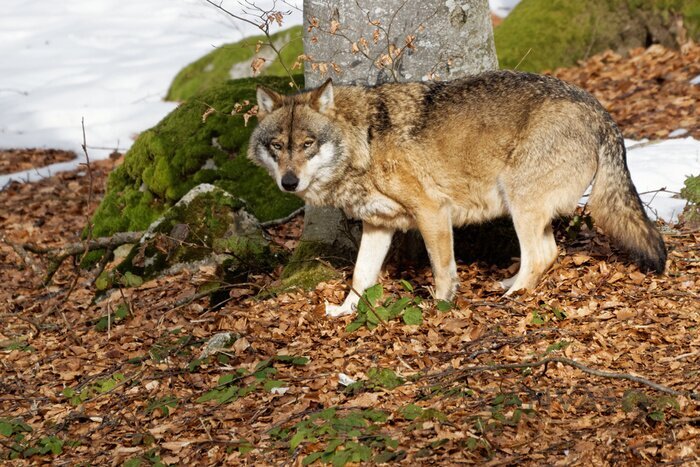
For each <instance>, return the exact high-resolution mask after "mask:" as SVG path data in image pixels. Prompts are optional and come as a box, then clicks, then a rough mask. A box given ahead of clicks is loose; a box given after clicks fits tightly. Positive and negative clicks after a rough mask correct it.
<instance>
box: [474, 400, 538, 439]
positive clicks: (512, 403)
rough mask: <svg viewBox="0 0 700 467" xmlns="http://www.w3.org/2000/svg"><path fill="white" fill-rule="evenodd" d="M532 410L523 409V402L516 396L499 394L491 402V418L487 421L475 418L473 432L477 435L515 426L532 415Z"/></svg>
mask: <svg viewBox="0 0 700 467" xmlns="http://www.w3.org/2000/svg"><path fill="white" fill-rule="evenodd" d="M534 413H535V411H534V409H531V408H529V407H524V406H523V402H522V400H521V399H520V397H518V395H517V394H515V393H512V392H508V393H499V394H497V395H496V397H494V399H493V401H491V417H490V418H489V419H487V420H484V419H482V418H481V417H476V419H475V420H474V430H475V431H476V432H477V433H479V434H485V433H487V432H489V431H495V432H498V431H501V430H502V429H503V427H504V426H517V425H518V423H520V420H521V419H522V416H523V414H524V415H526V416H531V415H534Z"/></svg>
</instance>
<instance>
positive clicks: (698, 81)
mask: <svg viewBox="0 0 700 467" xmlns="http://www.w3.org/2000/svg"><path fill="white" fill-rule="evenodd" d="M690 84H700V75H697V76H696V77H695V78H693V79H691V80H690Z"/></svg>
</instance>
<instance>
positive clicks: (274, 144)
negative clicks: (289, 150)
mask: <svg viewBox="0 0 700 467" xmlns="http://www.w3.org/2000/svg"><path fill="white" fill-rule="evenodd" d="M270 146H271V147H272V149H274V150H275V151H281V150H282V143H278V142H277V141H274V142H272V143H270Z"/></svg>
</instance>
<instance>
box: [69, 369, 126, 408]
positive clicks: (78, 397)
mask: <svg viewBox="0 0 700 467" xmlns="http://www.w3.org/2000/svg"><path fill="white" fill-rule="evenodd" d="M124 380H125V377H124V374H122V373H114V374H113V375H110V376H109V377H107V378H104V379H99V380H96V381H95V382H94V383H92V384H89V385H86V386H84V387H83V388H81V389H74V388H71V387H67V388H65V389H63V391H62V392H61V394H62V395H63V397H65V398H66V399H68V401H69V402H70V403H71V405H80V404H82V403H83V402H85V401H87V400H88V399H91V398H93V397H95V396H97V395H100V394H106V393H108V392H110V391H112V390H113V389H114V388H116V387H117V386H118V385H119V384H121V383H122V382H123V381H124Z"/></svg>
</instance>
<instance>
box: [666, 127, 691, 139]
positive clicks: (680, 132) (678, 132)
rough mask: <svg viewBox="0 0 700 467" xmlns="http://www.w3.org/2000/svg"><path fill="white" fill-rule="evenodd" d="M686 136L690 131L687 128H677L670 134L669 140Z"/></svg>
mask: <svg viewBox="0 0 700 467" xmlns="http://www.w3.org/2000/svg"><path fill="white" fill-rule="evenodd" d="M685 134H688V130H686V129H685V128H677V129H675V130H673V131H672V132H671V133H669V134H668V137H669V138H677V137H679V136H683V135H685Z"/></svg>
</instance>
